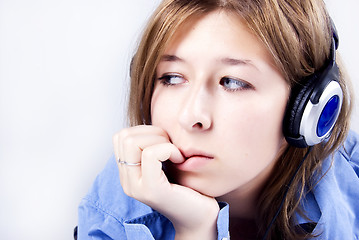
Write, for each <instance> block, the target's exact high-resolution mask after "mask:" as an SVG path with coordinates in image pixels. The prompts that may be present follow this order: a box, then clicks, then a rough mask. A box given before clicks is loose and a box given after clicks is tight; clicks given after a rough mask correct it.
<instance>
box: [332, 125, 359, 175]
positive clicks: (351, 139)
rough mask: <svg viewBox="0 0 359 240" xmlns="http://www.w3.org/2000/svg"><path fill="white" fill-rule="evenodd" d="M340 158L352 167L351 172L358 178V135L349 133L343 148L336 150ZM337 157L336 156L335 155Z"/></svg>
mask: <svg viewBox="0 0 359 240" xmlns="http://www.w3.org/2000/svg"><path fill="white" fill-rule="evenodd" d="M338 153H340V155H341V156H337V158H340V157H342V158H344V159H345V160H346V161H348V163H349V164H350V165H351V166H352V167H353V170H354V171H355V172H356V174H357V176H359V134H357V133H355V132H353V131H350V132H349V134H348V137H347V138H346V140H345V142H344V145H343V147H341V148H340V149H339V150H338ZM337 155H338V154H337Z"/></svg>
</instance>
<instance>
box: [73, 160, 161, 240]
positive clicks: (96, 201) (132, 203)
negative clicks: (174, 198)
mask: <svg viewBox="0 0 359 240" xmlns="http://www.w3.org/2000/svg"><path fill="white" fill-rule="evenodd" d="M153 212H154V211H153V210H152V209H151V208H150V207H149V206H147V205H145V204H143V203H141V202H139V201H137V200H135V199H133V198H130V197H128V196H127V195H126V194H125V193H124V192H123V190H122V187H121V184H120V179H119V172H118V168H117V164H116V160H115V158H114V157H111V158H110V159H109V161H108V163H107V164H106V166H105V168H104V169H103V171H102V172H101V173H100V174H99V175H98V176H97V177H96V179H95V181H94V183H93V185H92V187H91V189H90V190H89V192H88V194H87V195H86V196H85V197H84V198H83V199H82V201H81V203H80V205H79V208H78V236H79V239H88V237H89V236H93V237H99V238H100V239H127V238H128V236H134V235H133V234H130V235H128V233H127V228H128V226H127V225H128V224H127V222H128V221H131V220H132V219H136V218H138V217H142V216H144V215H148V214H151V213H152V215H153V216H154V218H156V214H154V213H153ZM141 228H142V229H143V230H144V232H145V233H146V234H147V235H150V234H149V233H148V230H147V229H146V228H144V227H143V226H141ZM130 229H131V228H130Z"/></svg>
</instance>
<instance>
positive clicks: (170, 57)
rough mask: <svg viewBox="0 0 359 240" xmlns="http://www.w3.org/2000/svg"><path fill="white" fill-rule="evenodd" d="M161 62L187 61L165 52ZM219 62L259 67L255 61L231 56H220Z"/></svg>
mask: <svg viewBox="0 0 359 240" xmlns="http://www.w3.org/2000/svg"><path fill="white" fill-rule="evenodd" d="M160 61H161V62H185V60H184V59H182V58H180V57H178V56H176V55H171V54H165V55H163V56H162V57H161V59H160ZM218 62H219V63H222V64H224V65H229V66H239V65H242V66H245V65H248V66H252V67H254V68H257V67H256V66H255V65H254V64H253V62H252V61H251V60H249V59H235V58H230V57H225V58H219V59H218Z"/></svg>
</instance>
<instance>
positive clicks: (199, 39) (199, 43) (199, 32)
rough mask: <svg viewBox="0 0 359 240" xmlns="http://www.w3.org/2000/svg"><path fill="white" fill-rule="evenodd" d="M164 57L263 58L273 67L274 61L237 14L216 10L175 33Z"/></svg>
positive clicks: (192, 19)
mask: <svg viewBox="0 0 359 240" xmlns="http://www.w3.org/2000/svg"><path fill="white" fill-rule="evenodd" d="M164 55H176V56H179V57H181V58H182V57H184V58H187V57H188V58H195V57H196V55H197V59H194V60H197V61H203V60H204V59H203V58H201V57H203V56H207V57H215V58H219V57H229V58H233V59H238V58H240V59H243V58H244V59H246V58H254V59H256V58H261V60H264V61H266V62H267V63H271V64H272V65H274V61H273V58H272V56H271V54H270V52H269V51H268V49H267V48H266V47H265V45H264V44H263V43H262V42H261V41H260V40H259V38H258V37H257V36H256V35H255V34H254V33H253V32H252V31H251V30H250V29H249V28H248V27H247V25H246V23H245V21H244V20H243V19H242V18H241V17H240V16H239V15H237V14H235V13H233V12H229V11H222V10H217V11H213V12H210V13H207V14H202V15H195V16H192V17H190V18H189V19H187V20H186V21H185V22H184V23H183V24H182V25H181V26H180V27H179V28H178V29H177V31H176V32H175V33H174V35H173V37H172V38H171V40H170V41H169V43H168V44H167V46H166V47H165V50H164Z"/></svg>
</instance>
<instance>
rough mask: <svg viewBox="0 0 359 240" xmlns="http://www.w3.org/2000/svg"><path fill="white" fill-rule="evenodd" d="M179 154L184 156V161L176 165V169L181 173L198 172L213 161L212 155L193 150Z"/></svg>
mask: <svg viewBox="0 0 359 240" xmlns="http://www.w3.org/2000/svg"><path fill="white" fill-rule="evenodd" d="M180 151H181V150H180ZM181 153H182V155H183V156H184V158H185V161H183V162H182V163H179V164H176V168H178V169H180V170H183V171H195V170H198V169H200V168H202V167H203V166H205V165H206V164H208V163H209V162H210V161H211V160H213V159H214V156H213V155H211V154H208V153H205V152H203V151H199V150H194V149H191V150H187V151H181Z"/></svg>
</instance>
